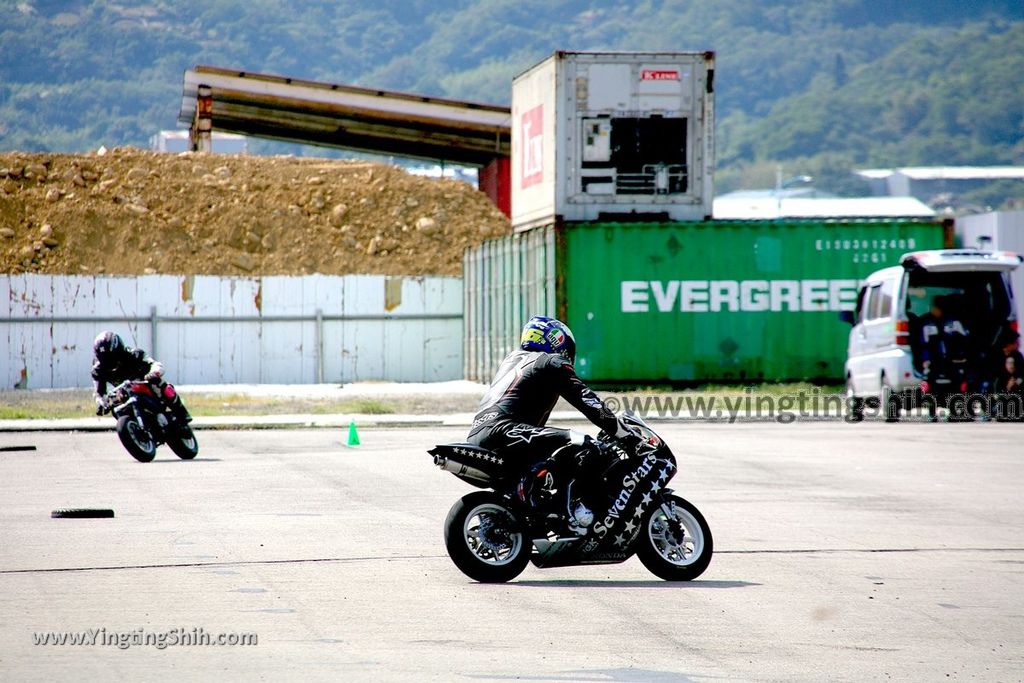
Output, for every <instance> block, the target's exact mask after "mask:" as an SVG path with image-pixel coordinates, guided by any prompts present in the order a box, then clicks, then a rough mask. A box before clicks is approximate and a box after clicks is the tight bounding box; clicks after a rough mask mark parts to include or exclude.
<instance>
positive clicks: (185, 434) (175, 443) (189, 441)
mask: <svg viewBox="0 0 1024 683" xmlns="http://www.w3.org/2000/svg"><path fill="white" fill-rule="evenodd" d="M167 445H168V446H170V447H171V450H172V451H174V454H175V455H176V456H178V457H179V458H181V459H182V460H191V459H192V458H194V457H196V456H197V455H198V454H199V442H198V441H196V435H195V433H194V432H193V431H192V428H191V427H189V426H188V425H183V426H181V427H175V428H174V433H173V434H171V435H170V436H169V437H168V438H167Z"/></svg>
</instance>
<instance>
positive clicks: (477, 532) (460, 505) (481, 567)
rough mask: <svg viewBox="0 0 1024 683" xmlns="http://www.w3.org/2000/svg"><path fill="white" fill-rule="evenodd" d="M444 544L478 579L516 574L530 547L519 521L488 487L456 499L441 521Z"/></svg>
mask: <svg viewBox="0 0 1024 683" xmlns="http://www.w3.org/2000/svg"><path fill="white" fill-rule="evenodd" d="M444 544H445V547H446V548H447V550H448V556H449V557H451V558H452V562H454V563H455V566H456V567H458V568H459V570H460V571H461V572H462V573H463V574H465V575H466V576H468V577H469V578H471V579H473V580H474V581H479V582H481V583H504V582H506V581H511V580H512V579H514V578H516V577H517V576H519V575H520V574H521V573H522V571H523V570H524V569H525V568H526V565H527V564H528V563H529V561H530V553H531V551H532V548H533V544H532V542H531V541H530V539H529V537H528V535H527V533H526V530H525V528H524V527H523V523H522V521H521V520H520V519H519V518H518V517H517V516H516V514H515V513H514V512H512V511H511V510H510V509H509V508H508V503H507V502H505V501H504V500H503V499H502V497H501V496H499V495H497V494H496V493H491V492H490V491H477V492H474V493H470V494H467V495H465V496H463V497H462V498H460V499H459V500H458V501H456V503H455V505H453V506H452V509H451V510H450V511H449V512H448V518H447V519H446V520H445V523H444Z"/></svg>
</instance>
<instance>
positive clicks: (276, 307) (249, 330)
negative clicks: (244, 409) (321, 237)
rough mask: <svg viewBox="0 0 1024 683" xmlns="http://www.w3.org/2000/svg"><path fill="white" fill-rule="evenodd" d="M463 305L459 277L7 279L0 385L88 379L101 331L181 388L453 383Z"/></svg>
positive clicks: (2, 289)
mask: <svg viewBox="0 0 1024 683" xmlns="http://www.w3.org/2000/svg"><path fill="white" fill-rule="evenodd" d="M462 303H463V301H462V282H461V279H459V278H453V277H388V276H382V275H347V276H328V275H310V276H302V277H290V276H268V277H219V276H201V275H196V276H173V275H147V276H142V277H114V276H102V277H96V276H84V275H83V276H78V275H67V276H64V275H4V276H0V381H2V382H3V386H4V387H8V388H9V387H13V386H21V387H30V388H46V387H78V386H88V385H89V383H90V378H89V368H90V365H91V362H92V340H93V338H94V337H95V336H96V334H97V333H98V332H99V331H100V330H104V329H111V330H114V331H115V332H117V333H119V334H121V335H122V336H124V338H125V339H126V340H127V342H128V343H130V344H132V345H136V346H141V347H142V348H144V349H146V350H147V351H149V352H151V353H152V354H153V355H154V356H155V357H157V358H159V359H160V360H161V361H162V362H163V363H164V365H165V366H166V367H167V371H168V377H169V378H170V379H171V381H173V382H178V383H182V384H218V383H229V384H230V383H274V384H277V383H281V384H301V383H313V382H352V381H358V380H390V381H403V382H431V381H442V380H450V379H458V378H460V377H462Z"/></svg>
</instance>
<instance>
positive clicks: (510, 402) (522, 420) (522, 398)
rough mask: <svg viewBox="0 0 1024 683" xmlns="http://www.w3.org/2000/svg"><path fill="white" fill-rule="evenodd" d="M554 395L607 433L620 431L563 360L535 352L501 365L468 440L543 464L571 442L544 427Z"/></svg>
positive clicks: (510, 357)
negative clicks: (547, 458)
mask: <svg viewBox="0 0 1024 683" xmlns="http://www.w3.org/2000/svg"><path fill="white" fill-rule="evenodd" d="M559 396H561V397H562V398H564V399H565V400H566V401H568V402H569V403H570V404H571V405H572V406H573V407H574V408H576V409H577V410H579V411H580V412H581V413H583V414H584V415H585V416H586V417H587V419H588V420H590V421H591V422H593V423H594V424H595V425H597V426H598V427H600V428H601V429H603V430H604V431H606V432H608V433H609V434H612V435H618V434H619V432H621V431H622V429H623V428H622V427H620V424H619V421H618V419H617V418H616V417H615V414H614V413H612V412H611V411H610V410H608V408H606V407H605V405H604V403H602V402H601V399H600V398H598V396H597V394H595V393H594V392H593V391H592V390H591V389H590V388H589V387H587V385H586V384H584V383H583V381H582V380H580V378H579V377H577V376H576V371H575V370H574V369H573V366H572V363H570V362H569V361H568V360H566V359H565V358H563V357H562V356H559V355H555V354H551V353H543V352H541V351H514V352H513V353H511V354H509V355H508V357H506V358H505V360H504V361H502V363H501V367H500V368H499V369H498V372H497V374H496V375H495V377H494V381H492V382H491V386H490V388H489V389H488V390H487V393H486V394H485V395H484V397H483V399H482V400H481V401H480V408H479V410H478V411H477V414H476V417H475V418H474V419H473V426H472V427H471V428H470V431H469V439H468V440H469V442H470V443H472V444H474V445H477V446H481V447H483V448H488V449H490V450H494V451H501V452H502V453H504V454H506V455H507V456H509V457H511V458H524V459H525V458H530V460H531V461H534V462H535V461H539V460H543V459H544V458H546V457H548V456H550V455H551V454H552V453H554V452H555V451H556V450H558V449H559V448H561V447H562V446H565V445H566V444H568V443H571V442H572V438H571V436H570V433H569V430H567V429H557V428H554V427H547V426H545V424H546V423H547V420H548V416H549V415H550V414H551V409H552V408H554V407H555V403H556V402H557V401H558V398H559ZM524 464H525V463H524Z"/></svg>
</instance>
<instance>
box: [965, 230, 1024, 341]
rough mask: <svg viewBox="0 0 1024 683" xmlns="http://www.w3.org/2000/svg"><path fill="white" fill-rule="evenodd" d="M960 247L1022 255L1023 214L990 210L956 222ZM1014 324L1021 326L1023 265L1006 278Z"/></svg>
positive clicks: (1023, 312)
mask: <svg viewBox="0 0 1024 683" xmlns="http://www.w3.org/2000/svg"><path fill="white" fill-rule="evenodd" d="M955 230H956V236H957V237H958V238H959V241H960V246H963V247H970V248H973V249H985V250H990V251H1012V252H1015V253H1018V254H1021V255H1024V211H993V212H991V213H982V214H978V215H976V216H964V217H963V218H957V219H956V228H955ZM1010 284H1011V286H1012V287H1013V297H1014V300H1015V301H1016V303H1017V320H1018V324H1024V266H1021V267H1020V268H1018V269H1017V270H1015V271H1013V273H1011V275H1010Z"/></svg>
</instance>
